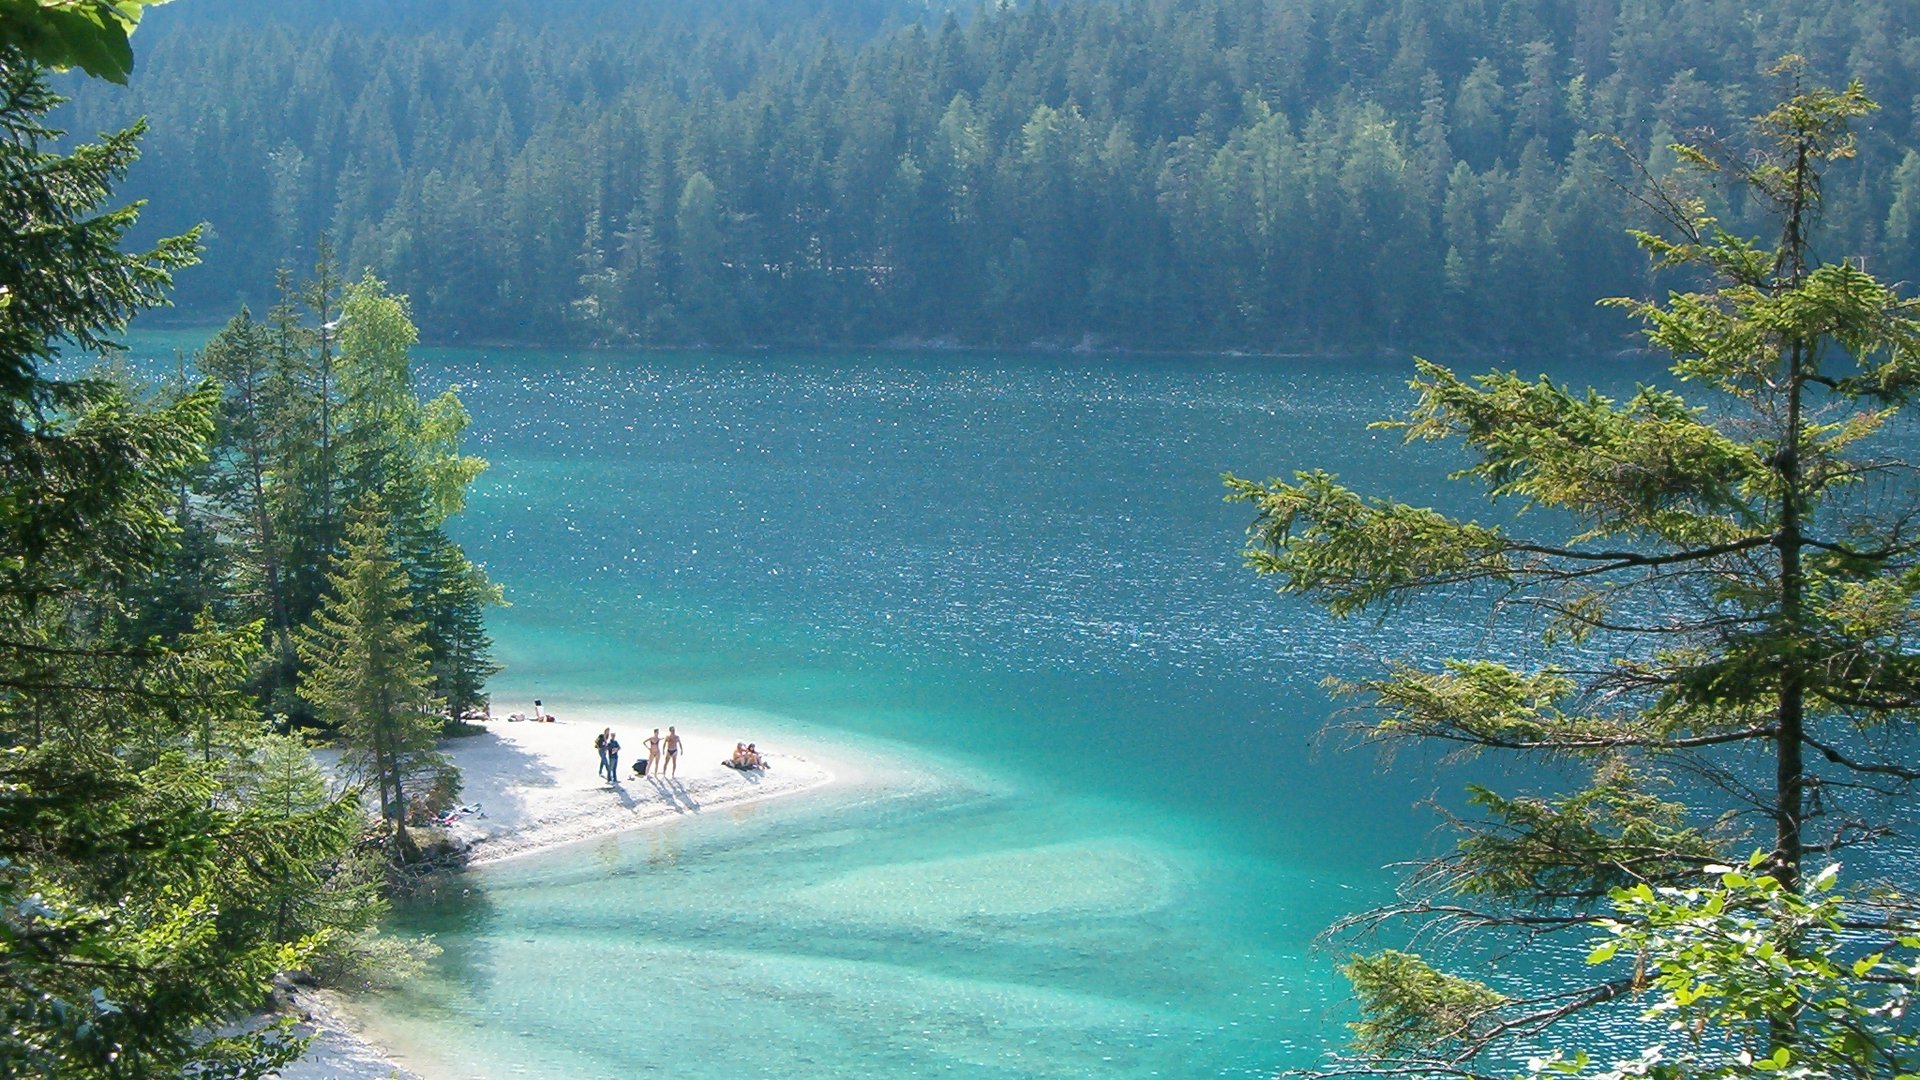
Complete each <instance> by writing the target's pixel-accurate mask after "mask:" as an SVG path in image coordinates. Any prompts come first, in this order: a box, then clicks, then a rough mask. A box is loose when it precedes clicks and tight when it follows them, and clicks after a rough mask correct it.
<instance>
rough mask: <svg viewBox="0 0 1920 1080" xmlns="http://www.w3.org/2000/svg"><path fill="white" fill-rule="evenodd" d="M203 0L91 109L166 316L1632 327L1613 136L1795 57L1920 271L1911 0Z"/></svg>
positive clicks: (1852, 225)
mask: <svg viewBox="0 0 1920 1080" xmlns="http://www.w3.org/2000/svg"><path fill="white" fill-rule="evenodd" d="M199 2H207V3H210V4H212V5H213V9H212V10H210V11H209V12H208V13H206V14H204V15H202V16H199V17H198V18H197V19H196V20H192V21H189V20H187V19H185V18H184V17H180V18H178V19H177V21H176V25H174V26H172V28H171V29H169V30H166V31H164V32H162V33H157V34H155V36H154V37H153V38H152V39H151V40H150V42H149V45H148V48H149V51H148V52H147V53H146V54H145V55H144V57H143V60H142V66H141V68H140V70H139V71H138V72H137V73H136V75H135V77H134V80H133V85H132V89H131V90H130V91H122V90H117V89H112V88H105V87H84V88H81V89H80V91H79V97H80V99H81V100H79V101H78V102H76V103H75V105H74V106H71V107H70V108H69V110H68V114H67V117H66V123H67V124H68V126H70V127H72V128H74V129H76V130H77V131H79V132H81V133H88V132H91V131H94V130H97V129H100V128H103V127H106V126H109V125H111V124H114V123H117V122H120V121H123V120H124V119H126V118H127V117H129V116H131V115H134V114H139V113H145V114H149V115H151V116H152V118H153V125H154V126H153V131H154V133H153V135H152V136H151V137H150V138H149V139H148V140H147V143H146V151H145V152H146V158H145V160H144V161H143V162H142V164H141V165H140V166H139V167H138V169H136V171H135V173H134V175H133V178H132V188H133V190H134V191H135V192H136V193H142V194H149V195H160V194H162V193H164V196H165V197H164V198H161V199H156V201H155V204H154V206H153V209H152V210H151V211H150V212H149V219H150V223H151V224H152V225H153V227H154V228H156V229H157V230H163V231H164V230H176V231H177V230H178V229H179V228H180V227H182V226H184V225H188V224H191V223H193V222H196V221H201V220H204V221H207V222H210V223H211V225H212V228H211V230H210V232H209V236H208V238H207V239H208V246H209V250H208V253H207V258H206V265H205V266H204V267H202V268H200V269H198V270H196V271H194V272H193V273H191V274H188V275H184V276H183V277H182V279H181V282H180V284H181V289H180V292H179V294H178V297H177V299H178V302H179V304H180V305H181V306H182V308H184V309H186V311H187V313H188V314H190V315H195V316H199V317H203V318H208V319H211V318H215V317H224V316H225V315H227V314H230V313H231V311H232V309H233V308H234V307H235V306H236V305H237V304H238V303H239V302H240V301H242V300H243V299H246V300H249V301H252V302H254V303H255V304H256V306H263V304H264V300H265V298H264V297H263V296H262V295H261V292H260V290H261V288H262V284H263V283H266V282H270V281H271V280H272V270H273V268H274V267H275V266H277V265H280V264H292V265H297V266H305V265H308V264H310V263H311V262H312V261H313V257H312V248H313V244H314V240H315V238H316V236H317V235H318V234H319V233H320V232H322V231H327V232H330V233H331V234H332V236H333V237H334V239H335V241H336V243H337V245H338V246H339V248H340V251H341V254H342V256H343V261H344V264H345V267H346V268H347V269H348V270H349V271H350V272H353V273H357V272H358V270H359V269H360V268H361V267H363V266H370V267H372V268H373V269H374V270H375V271H376V272H378V273H379V274H380V275H382V276H383V277H384V278H386V279H387V280H388V281H390V282H391V283H392V285H393V287H394V288H395V289H397V290H398V291H401V292H404V293H407V294H410V295H411V297H412V299H413V303H414V306H415V312H416V314H417V316H418V319H419V322H420V324H421V327H422V329H423V331H424V332H425V333H426V334H427V336H428V337H429V338H433V339H439V340H448V339H455V338H457V339H459V340H521V341H540V342H562V341H564V342H569V343H575V344H628V343H667V344H674V343H714V344H720V343H836V342H886V341H898V340H948V341H954V342H959V343H1027V342H1034V341H1045V342H1053V343H1061V344H1072V343H1076V342H1080V341H1083V340H1089V339H1091V340H1094V341H1100V342H1111V343H1116V344H1124V345H1133V346H1143V347H1253V348H1276V349H1296V348H1309V349H1310V348H1346V347H1356V346H1386V347H1396V348H1402V347H1411V346H1416V345H1417V346H1419V347H1423V348H1435V347H1441V346H1444V345H1469V346H1474V347H1524V346H1527V345H1530V344H1535V343H1541V342H1551V341H1561V340H1566V339H1568V338H1569V337H1573V338H1577V339H1584V340H1586V341H1588V342H1590V343H1591V344H1594V345H1596V346H1599V347H1610V346H1611V345H1612V344H1613V343H1616V342H1620V343H1625V342H1628V341H1630V340H1631V337H1630V331H1631V327H1630V326H1629V325H1628V324H1627V322H1626V321H1625V320H1623V319H1621V318H1620V317H1619V316H1618V315H1617V314H1616V313H1612V312H1609V311H1606V310H1596V309H1595V307H1594V305H1593V298H1594V297H1596V296H1603V295H1612V294H1618V293H1626V292H1636V293H1637V292H1644V291H1645V290H1646V288H1647V285H1648V282H1647V277H1646V270H1645V262H1644V259H1643V257H1642V256H1641V255H1640V254H1639V253H1638V252H1637V251H1636V250H1635V248H1634V247H1633V245H1632V243H1631V242H1630V240H1629V239H1628V238H1627V237H1625V236H1624V235H1623V234H1622V229H1623V228H1624V227H1625V226H1627V225H1629V224H1633V223H1636V222H1638V223H1642V224H1650V222H1640V221H1638V219H1637V218H1636V217H1635V216H1634V214H1633V212H1632V209H1631V207H1630V206H1629V205H1628V202H1627V200H1626V198H1625V196H1624V194H1623V191H1624V190H1626V189H1625V188H1623V187H1622V186H1621V183H1620V182H1621V181H1622V180H1623V179H1624V177H1625V170H1626V167H1627V162H1628V155H1627V154H1624V153H1622V152H1621V151H1620V150H1619V149H1617V148H1616V147H1615V146H1613V145H1612V144H1611V143H1609V142H1606V141H1600V140H1595V139H1592V138H1590V137H1589V136H1590V135H1591V134H1593V133H1607V134H1612V135H1616V136H1618V138H1619V139H1620V140H1621V141H1622V142H1623V143H1624V145H1625V147H1626V149H1627V151H1629V152H1630V153H1631V154H1634V155H1639V156H1641V157H1643V158H1646V159H1647V160H1649V162H1650V163H1651V164H1652V165H1653V166H1654V167H1655V168H1656V169H1661V168H1664V167H1665V165H1666V164H1668V163H1669V162H1670V156H1669V155H1668V154H1667V153H1666V151H1665V149H1664V148H1665V146H1666V145H1667V144H1668V143H1669V142H1670V141H1672V140H1673V139H1674V138H1676V137H1678V136H1680V135H1682V134H1685V133H1687V132H1689V131H1692V130H1694V129H1697V128H1701V127H1717V128H1722V129H1724V128H1725V127H1726V125H1727V124H1728V122H1729V120H1730V119H1731V118H1737V117H1744V116H1747V115H1750V114H1753V113H1755V112H1757V111H1759V110H1760V108H1761V107H1762V105H1763V104H1764V103H1765V102H1767V101H1770V100H1775V99H1777V97H1778V95H1779V92H1780V87H1779V86H1778V85H1776V84H1775V83H1774V82H1773V81H1772V80H1770V79H1768V78H1767V77H1766V76H1765V75H1763V74H1762V72H1763V69H1765V68H1766V67H1768V66H1769V65H1771V64H1772V62H1773V61H1775V60H1776V59H1777V58H1778V57H1780V56H1781V55H1782V54H1785V53H1789V52H1797V53H1801V54H1804V55H1806V56H1807V57H1808V58H1809V60H1810V62H1811V70H1812V72H1813V74H1814V76H1815V77H1817V78H1819V79H1821V80H1823V81H1828V82H1839V81H1844V80H1846V79H1850V78H1856V77H1857V78H1859V79H1862V80H1864V82H1865V83H1866V85H1867V88H1868V90H1869V92H1870V93H1872V94H1873V95H1874V96H1875V97H1876V98H1877V99H1878V100H1879V101H1880V102H1881V103H1882V105H1883V106H1884V108H1883V110H1882V111H1881V112H1879V113H1878V114H1877V116H1876V117H1875V118H1874V119H1873V120H1872V121H1871V122H1870V123H1869V124H1868V125H1863V129H1862V132H1861V139H1860V148H1859V149H1860V156H1861V158H1862V164H1861V167H1857V168H1852V169H1849V170H1847V172H1846V174H1845V175H1846V177H1847V180H1846V184H1847V185H1848V186H1846V187H1845V188H1844V189H1843V190H1835V191H1832V192H1830V193H1829V196H1830V197H1829V200H1828V221H1827V227H1826V232H1825V235H1828V236H1832V237H1835V238H1837V240H1836V243H1837V244H1838V245H1839V246H1841V247H1843V248H1844V253H1846V254H1854V253H1859V254H1863V255H1865V256H1866V257H1867V258H1868V259H1869V261H1870V263H1871V264H1872V266H1873V268H1874V269H1875V270H1876V272H1879V273H1882V274H1884V275H1885V276H1887V277H1888V278H1890V279H1895V280H1898V279H1902V278H1911V277H1914V276H1915V275H1916V273H1917V272H1920V255H1917V254H1916V247H1917V245H1916V240H1920V153H1916V147H1917V146H1920V139H1916V132H1915V116H1916V107H1915V95H1916V94H1920V37H1916V28H1917V27H1920V20H1916V19H1913V18H1911V17H1910V16H1911V14H1912V5H1911V4H1908V3H1899V2H1896V0H1833V2H1829V3H1822V4H1818V5H1799V4H1790V3H1785V2H1781V0H1761V2H1758V3H1732V2H1725V0H1712V2H1704V3H1700V2H1696V3H1686V4H1682V3H1676V2H1672V0H1572V2H1569V0H1509V2H1507V3H1504V4H1502V3H1496V2H1492V0H1433V2H1422V3H1401V2H1388V0H1066V2H1064V3H1058V4H1047V3H1034V4H1025V5H1021V6H1018V7H1012V6H994V7H989V8H985V9H982V10H980V11H979V12H978V13H977V14H973V15H971V16H968V15H966V14H962V15H960V16H951V15H950V16H947V17H945V18H944V19H939V18H926V17H924V16H925V11H926V9H925V8H924V6H922V5H916V4H886V3H882V2H880V0H869V2H866V3H845V4H841V5H839V6H834V5H830V4H829V5H818V6H815V7H813V8H810V9H808V10H806V11H802V10H799V9H797V8H796V7H795V6H794V5H789V4H779V3H773V2H771V0H762V2H759V3H748V2H746V0H742V3H740V4H738V5H735V6H737V7H739V8H740V9H741V10H742V11H747V10H751V11H752V12H754V16H753V17H751V18H739V19H727V18H725V17H724V10H723V9H715V10H717V11H721V12H722V13H721V14H716V15H713V16H712V17H708V16H706V15H703V14H694V13H692V12H691V11H690V9H689V8H688V7H686V6H673V5H667V4H664V3H658V4H641V5H609V4H600V3H592V2H589V0H582V3H581V4H578V5H566V4H559V3H555V4H552V5H549V6H548V7H547V8H542V9H535V8H530V7H527V6H524V5H522V6H517V7H516V6H512V5H508V6H507V7H505V8H502V7H499V6H494V5H465V6H463V7H462V9H461V14H460V15H459V16H458V17H455V16H453V15H452V14H450V13H449V14H447V15H446V17H445V18H444V19H436V18H433V17H429V16H431V15H433V14H434V12H435V10H436V6H435V5H431V4H426V3H425V2H424V0H415V2H414V3H413V4H404V3H403V4H400V5H397V7H398V8H399V9H400V11H401V14H402V15H403V16H405V13H406V12H407V11H409V10H411V11H413V13H414V14H413V16H412V17H402V18H400V19H399V20H398V21H397V22H395V21H387V22H372V21H367V22H360V21H355V20H352V19H338V20H334V21H323V20H313V19H308V20H305V21H297V22H296V21H287V20H282V21H273V20H270V19H265V18H261V19H257V20H249V21H248V22H245V23H242V22H240V21H237V20H234V19H232V18H225V17H221V15H220V12H219V10H218V9H219V8H222V7H224V8H226V9H231V8H232V7H233V4H232V3H231V0H229V2H227V3H226V4H224V5H222V4H219V3H218V2H217V0H199ZM191 6H192V3H186V4H180V5H175V9H186V8H189V7H191ZM438 7H440V8H446V7H447V5H438ZM542 11H545V12H546V14H541V12H542ZM170 19H176V14H175V10H172V9H163V10H162V12H161V13H160V14H159V15H156V16H155V17H154V18H153V19H152V20H150V22H151V24H152V25H153V27H154V28H156V29H158V28H159V27H160V26H161V25H162V24H163V23H165V22H167V21H168V20H170ZM783 20H787V21H783ZM1730 199H1731V204H1730V205H1728V206H1727V207H1726V209H1725V217H1726V218H1727V219H1728V220H1730V221H1732V222H1735V223H1737V224H1742V225H1743V227H1746V226H1751V225H1752V223H1751V222H1747V221H1745V217H1746V213H1747V211H1746V208H1745V206H1744V201H1745V200H1744V196H1743V195H1742V194H1741V193H1738V192H1735V193H1732V194H1731V196H1730ZM1752 227H1756V228H1757V226H1752Z"/></svg>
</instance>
